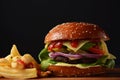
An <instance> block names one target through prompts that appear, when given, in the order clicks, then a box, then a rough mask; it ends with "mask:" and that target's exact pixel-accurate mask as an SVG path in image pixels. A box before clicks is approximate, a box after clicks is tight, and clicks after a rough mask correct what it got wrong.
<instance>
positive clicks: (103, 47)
mask: <svg viewBox="0 0 120 80" xmlns="http://www.w3.org/2000/svg"><path fill="white" fill-rule="evenodd" d="M101 42H102V45H101V46H102V49H103V51H104V52H105V55H108V59H116V57H115V56H114V55H112V54H110V53H109V51H108V48H107V45H106V43H105V42H104V41H103V40H101Z"/></svg>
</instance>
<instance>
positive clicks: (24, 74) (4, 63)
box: [0, 45, 40, 78]
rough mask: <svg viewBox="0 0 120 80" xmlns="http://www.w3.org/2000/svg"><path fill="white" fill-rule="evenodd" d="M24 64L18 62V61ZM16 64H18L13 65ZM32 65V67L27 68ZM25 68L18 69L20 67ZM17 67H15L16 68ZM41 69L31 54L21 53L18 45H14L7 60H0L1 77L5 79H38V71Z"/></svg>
mask: <svg viewBox="0 0 120 80" xmlns="http://www.w3.org/2000/svg"><path fill="white" fill-rule="evenodd" d="M20 60H21V61H23V62H18V61H20ZM12 63H16V64H12ZM29 63H32V65H33V66H32V67H30V68H29V67H25V66H26V65H27V64H29ZM22 65H23V66H24V67H23V68H18V67H20V66H22ZM14 66H15V67H14ZM38 69H40V66H39V64H38V63H37V62H36V60H35V59H34V58H33V57H32V56H31V55H30V54H24V55H23V56H22V55H21V54H20V53H19V51H18V49H17V47H16V45H13V46H12V48H11V51H10V54H9V55H8V56H6V57H5V58H0V77H5V78H36V77H38V74H37V70H38Z"/></svg>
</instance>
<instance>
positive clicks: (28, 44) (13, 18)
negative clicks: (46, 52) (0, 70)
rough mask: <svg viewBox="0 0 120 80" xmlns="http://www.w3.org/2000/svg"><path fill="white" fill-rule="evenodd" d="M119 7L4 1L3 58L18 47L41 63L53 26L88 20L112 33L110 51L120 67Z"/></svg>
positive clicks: (82, 0) (93, 1) (77, 1)
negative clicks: (45, 44) (46, 41)
mask: <svg viewBox="0 0 120 80" xmlns="http://www.w3.org/2000/svg"><path fill="white" fill-rule="evenodd" d="M118 5H119V3H118V1H117V0H28V1H27V0H1V5H0V9H1V10H0V15H1V17H0V57H3V56H6V55H7V54H9V53H10V49H11V47H12V45H13V44H16V45H17V48H18V50H19V51H20V53H21V54H24V53H30V54H31V55H32V56H33V57H35V58H36V60H38V58H37V56H38V53H39V52H40V51H41V49H42V48H43V47H44V43H43V42H44V37H45V35H46V34H47V32H48V31H49V30H50V29H51V28H52V27H54V26H55V25H57V24H60V23H63V22H70V21H78V22H80V21H85V22H91V23H95V24H98V25H100V26H101V27H102V28H103V29H104V30H105V31H106V32H107V33H108V34H109V36H110V38H111V40H109V41H107V44H108V48H109V51H110V52H111V53H112V54H114V55H115V56H116V57H117V60H116V63H117V65H116V67H119V66H120V60H119V59H120V46H119V45H120V43H119V41H120V38H119V33H120V31H119V7H118ZM118 63H119V64H118Z"/></svg>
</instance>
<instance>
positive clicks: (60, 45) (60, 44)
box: [54, 41, 62, 49]
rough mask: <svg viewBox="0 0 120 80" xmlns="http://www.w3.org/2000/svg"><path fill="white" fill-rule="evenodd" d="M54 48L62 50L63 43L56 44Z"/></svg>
mask: <svg viewBox="0 0 120 80" xmlns="http://www.w3.org/2000/svg"><path fill="white" fill-rule="evenodd" d="M54 48H58V49H60V48H62V42H60V41H59V42H56V44H55V45H54Z"/></svg>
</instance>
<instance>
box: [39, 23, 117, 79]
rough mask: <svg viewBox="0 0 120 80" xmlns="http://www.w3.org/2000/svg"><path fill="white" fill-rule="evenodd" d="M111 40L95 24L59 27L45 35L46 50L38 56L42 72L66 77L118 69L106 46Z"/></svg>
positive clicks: (60, 25) (71, 24)
mask: <svg viewBox="0 0 120 80" xmlns="http://www.w3.org/2000/svg"><path fill="white" fill-rule="evenodd" d="M109 39H110V38H109V36H108V34H106V33H105V31H104V30H103V29H102V28H101V27H100V26H98V25H96V24H93V23H87V22H66V23H62V24H59V25H56V26H55V27H53V28H52V29H51V30H50V31H49V32H48V33H47V35H46V36H45V39H44V43H45V47H44V49H42V50H41V52H40V53H39V55H38V57H39V60H40V62H41V70H43V71H51V72H52V75H53V76H64V77H78V76H92V75H97V74H101V73H105V71H106V69H111V68H113V67H114V66H115V59H116V57H115V56H114V55H113V54H111V53H109V51H108V48H107V45H106V43H105V41H107V40H109Z"/></svg>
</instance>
